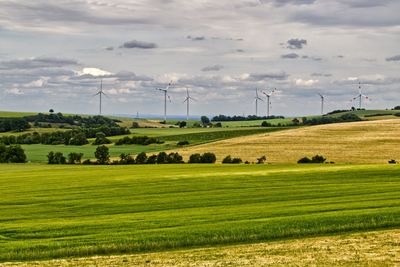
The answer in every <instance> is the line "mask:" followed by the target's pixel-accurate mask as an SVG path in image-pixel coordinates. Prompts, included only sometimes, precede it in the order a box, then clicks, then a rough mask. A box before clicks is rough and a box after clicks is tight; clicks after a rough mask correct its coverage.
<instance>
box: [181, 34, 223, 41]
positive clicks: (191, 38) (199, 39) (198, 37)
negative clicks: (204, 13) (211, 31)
mask: <svg viewBox="0 0 400 267" xmlns="http://www.w3.org/2000/svg"><path fill="white" fill-rule="evenodd" d="M186 38H187V39H190V40H192V41H205V40H206V37H205V36H191V35H188V36H187V37H186ZM214 39H215V40H218V39H219V38H218V37H214Z"/></svg>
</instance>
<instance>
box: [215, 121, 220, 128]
mask: <svg viewBox="0 0 400 267" xmlns="http://www.w3.org/2000/svg"><path fill="white" fill-rule="evenodd" d="M214 127H215V128H222V123H220V122H217V123H216V124H214Z"/></svg>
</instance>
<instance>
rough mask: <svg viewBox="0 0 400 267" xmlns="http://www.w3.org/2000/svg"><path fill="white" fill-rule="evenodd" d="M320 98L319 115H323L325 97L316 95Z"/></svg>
mask: <svg viewBox="0 0 400 267" xmlns="http://www.w3.org/2000/svg"><path fill="white" fill-rule="evenodd" d="M318 95H319V96H320V97H321V115H324V102H325V96H323V95H321V94H318Z"/></svg>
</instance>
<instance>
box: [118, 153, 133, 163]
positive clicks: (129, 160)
mask: <svg viewBox="0 0 400 267" xmlns="http://www.w3.org/2000/svg"><path fill="white" fill-rule="evenodd" d="M119 158H120V160H119V161H118V162H117V163H118V164H121V165H131V164H135V159H134V158H132V156H131V155H129V154H125V153H122V154H121V155H120V156H119Z"/></svg>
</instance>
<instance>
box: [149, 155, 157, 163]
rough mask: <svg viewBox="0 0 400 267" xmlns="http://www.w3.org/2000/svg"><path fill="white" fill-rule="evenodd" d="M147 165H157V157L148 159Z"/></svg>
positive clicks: (152, 156) (153, 156)
mask: <svg viewBox="0 0 400 267" xmlns="http://www.w3.org/2000/svg"><path fill="white" fill-rule="evenodd" d="M147 164H157V155H151V156H150V157H149V158H148V159H147Z"/></svg>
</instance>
